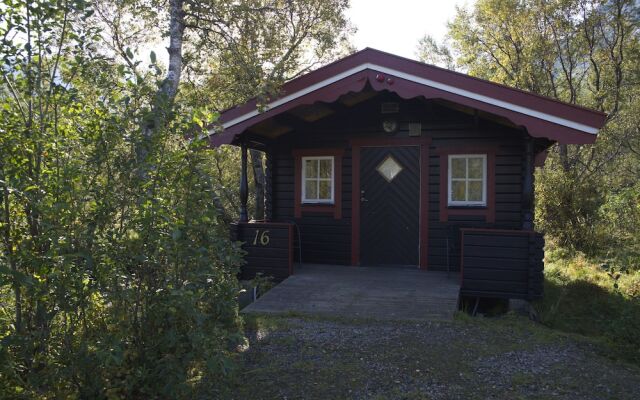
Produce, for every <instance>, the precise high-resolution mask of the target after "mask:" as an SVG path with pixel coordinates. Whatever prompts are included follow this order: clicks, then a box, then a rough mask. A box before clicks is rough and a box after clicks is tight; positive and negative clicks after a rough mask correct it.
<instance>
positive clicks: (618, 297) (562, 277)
mask: <svg viewBox="0 0 640 400" xmlns="http://www.w3.org/2000/svg"><path fill="white" fill-rule="evenodd" d="M614 283H615V281H614V280H613V279H612V278H611V277H610V276H609V275H608V274H607V272H606V271H605V270H604V269H603V268H601V267H600V266H599V265H598V264H597V263H595V262H593V261H590V260H588V259H587V258H585V257H584V256H581V255H573V256H568V255H567V254H565V253H562V252H559V251H548V255H547V260H546V262H545V293H544V298H543V300H542V301H540V302H538V303H537V304H536V305H535V306H536V308H537V310H538V312H539V315H540V320H541V322H542V323H543V324H544V325H546V326H548V327H550V328H552V329H556V330H559V331H563V332H569V333H577V334H581V335H585V336H588V337H592V338H595V339H597V340H599V341H601V342H603V343H604V344H606V345H607V346H606V348H607V349H608V352H609V353H610V356H612V357H620V358H623V359H625V360H627V361H631V362H634V363H636V364H638V365H640V271H633V272H629V273H623V274H621V276H620V278H619V279H618V287H617V288H616V287H614Z"/></svg>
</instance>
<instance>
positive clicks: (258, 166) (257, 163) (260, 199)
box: [250, 149, 265, 221]
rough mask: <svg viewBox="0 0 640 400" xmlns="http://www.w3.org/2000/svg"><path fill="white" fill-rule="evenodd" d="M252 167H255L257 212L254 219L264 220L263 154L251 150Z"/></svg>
mask: <svg viewBox="0 0 640 400" xmlns="http://www.w3.org/2000/svg"><path fill="white" fill-rule="evenodd" d="M250 153H251V165H252V167H253V183H254V185H255V196H256V212H255V215H254V217H253V218H254V219H256V220H258V221H260V220H263V219H264V184H265V179H264V168H263V167H262V152H261V151H258V150H254V149H251V151H250Z"/></svg>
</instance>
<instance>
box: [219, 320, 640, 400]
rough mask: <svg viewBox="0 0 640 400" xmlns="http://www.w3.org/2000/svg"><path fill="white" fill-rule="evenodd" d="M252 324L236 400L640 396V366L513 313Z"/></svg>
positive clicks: (233, 397)
mask: <svg viewBox="0 0 640 400" xmlns="http://www.w3.org/2000/svg"><path fill="white" fill-rule="evenodd" d="M246 318H247V322H246V326H247V328H248V329H249V330H253V329H259V330H261V333H260V335H253V334H252V333H249V336H252V335H253V336H254V337H257V336H259V337H261V339H260V340H253V341H252V344H251V347H250V348H248V349H247V351H246V352H243V353H242V354H239V362H240V364H242V365H243V367H242V368H241V370H240V371H239V374H238V375H237V376H236V378H237V381H236V384H235V387H234V389H233V393H234V394H233V396H231V397H230V398H232V399H243V398H256V399H275V398H304V399H311V400H312V399H326V398H336V399H343V398H344V399H348V398H370V399H408V400H411V399H415V400H419V399H430V398H465V399H484V398H488V397H491V396H493V398H513V399H520V398H522V399H525V398H526V399H528V398H545V399H546V398H556V396H555V395H554V393H560V394H562V393H570V394H572V395H573V396H574V397H575V396H577V397H575V398H580V397H581V396H583V397H585V396H586V397H588V396H587V395H588V394H589V393H600V391H602V390H604V389H602V388H601V387H600V386H599V385H606V386H607V387H608V388H610V389H611V394H608V395H607V394H605V393H604V392H602V393H600V394H602V396H600V397H598V398H611V399H614V398H634V394H632V392H633V391H634V389H630V387H635V386H634V385H636V384H638V382H640V368H637V367H634V366H632V365H630V364H627V363H625V362H622V361H620V360H612V359H610V358H607V357H602V354H601V353H600V352H599V351H594V350H595V349H596V347H598V346H599V342H596V341H592V340H590V339H588V338H586V337H584V336H582V335H576V334H567V333H564V332H562V331H559V330H555V329H550V328H548V327H546V326H544V325H542V324H538V323H535V322H532V321H530V320H529V319H528V318H526V317H522V316H518V315H515V314H511V313H510V314H507V315H504V316H502V317H498V318H472V317H469V316H468V315H466V314H463V313H459V314H457V315H456V317H455V319H454V320H453V321H449V322H438V323H416V322H402V321H375V320H364V321H363V320H361V319H350V318H344V317H343V318H326V317H322V316H312V315H311V316H310V315H306V316H300V315H287V316H270V315H250V316H247V317H246ZM310 332H314V333H313V334H310ZM379 332H384V333H379ZM324 333H329V334H330V337H325V336H323V335H324ZM333 335H335V336H333ZM563 349H564V350H563ZM566 349H569V350H566ZM558 351H560V353H558ZM567 351H568V352H569V353H567ZM540 352H541V353H542V356H538V355H536V354H539V353H540ZM576 352H577V353H576ZM567 354H570V356H569V357H568V358H565V357H566V356H567ZM574 354H577V355H576V357H577V358H572V355H574ZM576 360H581V361H580V365H576ZM538 361H540V362H542V365H541V364H539V363H538ZM479 363H480V364H479ZM479 368H480V369H479ZM489 377H491V378H490V379H489ZM639 387H640V386H639ZM624 393H628V394H629V396H628V397H626V395H625V396H620V394H624ZM443 396H444V397H443Z"/></svg>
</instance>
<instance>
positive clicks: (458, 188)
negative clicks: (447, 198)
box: [451, 181, 466, 201]
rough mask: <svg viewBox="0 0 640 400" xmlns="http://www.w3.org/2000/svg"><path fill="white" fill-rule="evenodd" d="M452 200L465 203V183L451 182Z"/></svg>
mask: <svg viewBox="0 0 640 400" xmlns="http://www.w3.org/2000/svg"><path fill="white" fill-rule="evenodd" d="M451 189H452V190H451V200H452V201H465V200H466V195H465V182H464V181H453V182H451Z"/></svg>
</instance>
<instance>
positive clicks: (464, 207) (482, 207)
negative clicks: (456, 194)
mask: <svg viewBox="0 0 640 400" xmlns="http://www.w3.org/2000/svg"><path fill="white" fill-rule="evenodd" d="M447 208H448V209H449V210H486V209H487V205H486V204H469V205H464V204H449V205H447Z"/></svg>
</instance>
